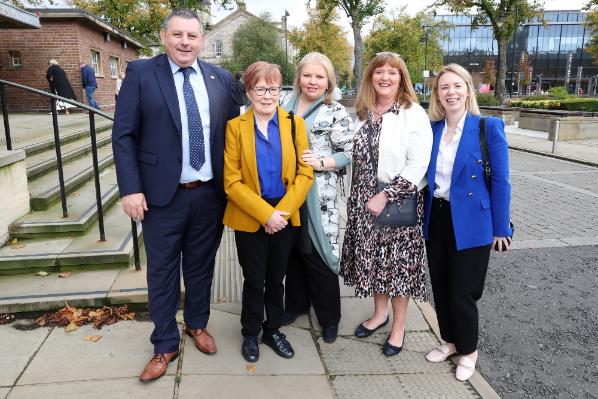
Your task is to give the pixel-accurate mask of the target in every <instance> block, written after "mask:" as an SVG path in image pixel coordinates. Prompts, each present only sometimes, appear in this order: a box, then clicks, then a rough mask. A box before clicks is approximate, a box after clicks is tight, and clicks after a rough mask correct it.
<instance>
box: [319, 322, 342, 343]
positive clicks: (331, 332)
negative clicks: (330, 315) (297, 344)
mask: <svg viewBox="0 0 598 399" xmlns="http://www.w3.org/2000/svg"><path fill="white" fill-rule="evenodd" d="M337 335H338V324H337V325H335V326H332V327H326V328H324V329H323V330H322V338H323V339H324V342H326V343H327V344H331V343H333V342H334V341H336V336H337Z"/></svg>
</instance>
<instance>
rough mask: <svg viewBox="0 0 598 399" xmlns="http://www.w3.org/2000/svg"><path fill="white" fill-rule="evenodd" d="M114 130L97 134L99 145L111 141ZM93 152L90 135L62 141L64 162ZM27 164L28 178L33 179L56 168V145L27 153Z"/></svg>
mask: <svg viewBox="0 0 598 399" xmlns="http://www.w3.org/2000/svg"><path fill="white" fill-rule="evenodd" d="M111 136H112V130H110V129H109V130H105V131H103V132H101V133H99V134H98V135H97V145H98V147H102V146H104V145H106V144H108V143H110V142H111V140H112V138H111ZM90 152H91V141H90V138H89V135H87V136H82V137H79V138H77V140H73V141H70V142H67V143H62V145H61V153H62V162H63V163H66V162H68V161H70V160H73V159H77V158H79V157H81V156H83V155H86V154H88V153H90ZM25 163H26V165H27V178H28V179H33V178H35V177H37V176H40V175H43V174H45V173H48V172H49V171H52V170H56V164H57V161H56V151H55V148H54V146H52V147H49V148H47V149H46V150H44V151H43V152H38V153H35V154H31V155H27V158H26V160H25Z"/></svg>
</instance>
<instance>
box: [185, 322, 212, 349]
mask: <svg viewBox="0 0 598 399" xmlns="http://www.w3.org/2000/svg"><path fill="white" fill-rule="evenodd" d="M185 332H186V333H187V335H188V336H190V337H191V338H193V341H194V342H195V347H196V348H197V349H199V351H200V352H203V353H205V354H206V355H213V354H214V353H216V341H214V337H212V336H211V335H210V333H209V332H208V330H206V329H205V328H198V329H196V330H192V329H190V328H189V327H185Z"/></svg>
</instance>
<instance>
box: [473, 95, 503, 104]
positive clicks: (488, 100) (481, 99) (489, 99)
mask: <svg viewBox="0 0 598 399" xmlns="http://www.w3.org/2000/svg"><path fill="white" fill-rule="evenodd" d="M477 99H478V105H491V106H495V105H499V102H498V100H497V99H496V97H494V94H490V93H479V94H478V95H477Z"/></svg>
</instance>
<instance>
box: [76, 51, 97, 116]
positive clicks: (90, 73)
mask: <svg viewBox="0 0 598 399" xmlns="http://www.w3.org/2000/svg"><path fill="white" fill-rule="evenodd" d="M79 67H80V68H81V83H82V84H83V89H84V90H85V97H87V102H88V103H89V106H90V107H93V108H97V109H100V107H99V106H98V103H97V102H96V100H95V98H93V93H94V92H95V91H96V89H97V88H98V83H97V81H96V72H95V71H94V69H93V68H92V67H90V66H89V65H86V64H85V63H84V62H80V63H79Z"/></svg>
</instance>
